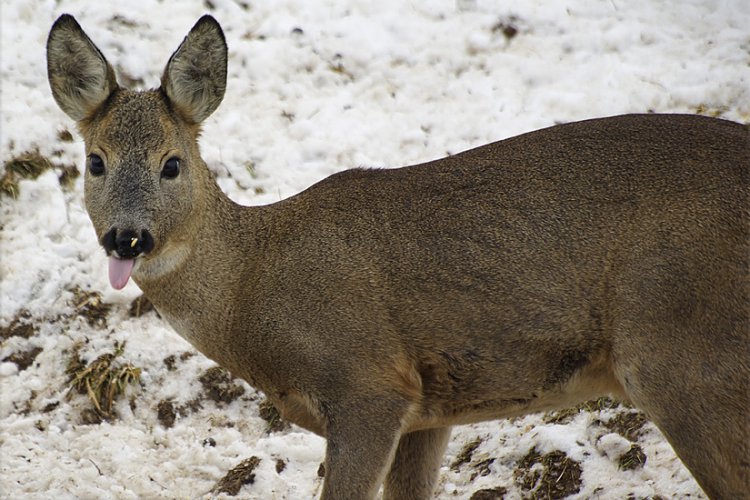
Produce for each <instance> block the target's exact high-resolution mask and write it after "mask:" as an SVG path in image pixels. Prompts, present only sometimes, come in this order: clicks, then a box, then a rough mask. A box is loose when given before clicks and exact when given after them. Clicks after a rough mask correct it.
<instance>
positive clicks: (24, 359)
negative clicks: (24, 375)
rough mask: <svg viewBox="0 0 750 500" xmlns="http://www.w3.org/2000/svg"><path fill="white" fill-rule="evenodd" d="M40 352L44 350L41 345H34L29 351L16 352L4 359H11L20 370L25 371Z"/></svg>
mask: <svg viewBox="0 0 750 500" xmlns="http://www.w3.org/2000/svg"><path fill="white" fill-rule="evenodd" d="M40 352H42V348H41V347H34V348H32V349H29V350H28V351H22V352H14V353H13V354H11V355H10V356H8V357H6V358H5V359H3V361H10V362H11V363H15V364H16V366H18V371H23V370H25V369H26V368H28V367H29V366H31V364H32V363H34V360H35V359H36V357H37V356H38V355H39V353H40Z"/></svg>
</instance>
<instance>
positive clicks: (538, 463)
mask: <svg viewBox="0 0 750 500" xmlns="http://www.w3.org/2000/svg"><path fill="white" fill-rule="evenodd" d="M582 473H583V470H582V469H581V464H580V463H578V462H576V461H575V460H573V459H571V458H570V457H568V456H567V455H566V454H565V452H563V451H560V450H556V451H552V452H550V453H547V454H546V455H540V454H539V452H538V451H537V450H536V448H534V449H532V450H530V451H529V453H528V454H527V455H526V456H525V457H524V458H522V459H521V461H520V462H519V463H518V467H517V468H516V470H515V471H514V472H513V475H514V476H515V479H516V482H517V483H518V485H519V486H520V487H521V490H523V492H524V497H523V498H528V499H533V500H536V499H556V498H565V497H566V496H568V495H572V494H574V493H578V492H579V491H580V490H581V484H582V480H581V474H582Z"/></svg>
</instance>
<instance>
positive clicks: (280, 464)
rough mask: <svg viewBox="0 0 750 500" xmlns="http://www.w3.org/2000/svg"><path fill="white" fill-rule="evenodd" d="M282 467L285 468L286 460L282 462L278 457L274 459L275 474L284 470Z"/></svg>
mask: <svg viewBox="0 0 750 500" xmlns="http://www.w3.org/2000/svg"><path fill="white" fill-rule="evenodd" d="M284 469H286V462H284V461H283V460H282V459H280V458H277V459H276V474H281V473H282V472H284Z"/></svg>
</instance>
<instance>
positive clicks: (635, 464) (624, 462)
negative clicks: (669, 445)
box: [620, 444, 648, 470]
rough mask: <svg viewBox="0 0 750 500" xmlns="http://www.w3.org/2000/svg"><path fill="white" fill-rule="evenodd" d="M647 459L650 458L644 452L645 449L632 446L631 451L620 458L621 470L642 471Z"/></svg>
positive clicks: (635, 445)
mask: <svg viewBox="0 0 750 500" xmlns="http://www.w3.org/2000/svg"><path fill="white" fill-rule="evenodd" d="M647 458H648V457H647V456H646V454H645V453H644V452H643V448H641V447H640V445H637V444H633V445H631V446H630V449H629V450H628V451H626V452H625V453H623V454H622V456H621V457H620V469H622V470H634V469H640V468H641V467H643V466H644V465H645V464H646V459H647Z"/></svg>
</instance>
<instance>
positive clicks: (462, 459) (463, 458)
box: [451, 438, 482, 472]
mask: <svg viewBox="0 0 750 500" xmlns="http://www.w3.org/2000/svg"><path fill="white" fill-rule="evenodd" d="M480 444H482V439H481V438H476V439H475V440H473V441H470V442H468V443H466V444H465V445H464V447H463V448H462V449H461V452H460V453H459V454H458V455H456V458H455V460H453V463H452V464H451V470H452V471H454V472H458V471H459V469H461V466H462V465H464V464H468V463H469V462H471V457H472V455H474V452H475V451H476V450H477V448H479V445H480Z"/></svg>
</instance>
